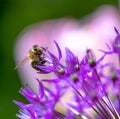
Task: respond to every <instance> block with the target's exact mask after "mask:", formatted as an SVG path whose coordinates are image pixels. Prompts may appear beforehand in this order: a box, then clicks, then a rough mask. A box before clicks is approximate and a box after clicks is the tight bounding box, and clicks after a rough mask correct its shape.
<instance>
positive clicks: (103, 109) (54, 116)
mask: <svg viewBox="0 0 120 119" xmlns="http://www.w3.org/2000/svg"><path fill="white" fill-rule="evenodd" d="M115 32H116V34H117V36H116V38H115V40H114V41H113V42H112V44H111V46H108V45H107V47H108V50H109V51H103V50H101V52H102V53H103V55H102V56H101V57H100V58H98V59H96V57H95V54H94V51H93V50H92V49H87V50H86V54H85V56H84V57H83V58H82V60H79V58H78V57H77V56H75V55H74V54H73V53H72V52H71V51H70V49H68V48H65V52H66V58H65V63H64V64H63V63H61V60H62V58H63V57H62V52H61V49H60V47H59V45H58V44H57V42H56V41H54V43H55V45H56V48H57V51H58V57H57V56H56V55H54V54H53V53H52V52H50V51H49V50H48V49H47V51H46V54H45V60H46V62H45V64H44V65H37V67H38V68H39V69H40V72H38V73H40V74H42V73H53V74H54V76H52V77H54V78H51V79H40V80H39V79H36V80H37V81H38V84H39V91H38V93H36V92H34V91H33V90H32V88H31V87H30V86H29V85H26V86H25V88H23V89H21V90H20V93H21V94H22V95H23V96H24V97H25V98H26V99H27V100H28V102H29V103H28V104H24V103H21V102H18V101H14V103H15V104H16V105H18V106H19V108H20V110H19V114H17V117H18V118H20V119H78V118H80V119H84V118H88V119H120V92H119V91H120V67H118V68H116V67H115V65H114V63H109V62H106V63H104V64H103V60H104V59H105V57H107V56H108V55H113V54H116V55H118V59H119V62H120V34H119V32H118V30H117V29H116V28H115ZM106 68H109V69H110V70H109V73H108V74H106V73H104V70H105V69H106ZM43 82H44V83H48V84H49V87H47V86H44V85H43ZM68 90H70V91H71V92H70V93H69V94H66V92H67V91H68ZM64 95H66V96H68V95H71V96H70V97H71V98H70V99H69V101H64V100H63V99H62V97H63V96H64ZM58 103H60V105H62V106H63V107H64V108H66V112H65V113H62V112H61V111H59V109H56V105H57V104H58Z"/></svg>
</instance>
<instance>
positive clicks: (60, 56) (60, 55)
mask: <svg viewBox="0 0 120 119" xmlns="http://www.w3.org/2000/svg"><path fill="white" fill-rule="evenodd" d="M54 43H55V45H56V47H57V50H58V55H59V59H61V58H62V53H61V49H60V47H59V45H58V43H57V42H56V41H55V40H54Z"/></svg>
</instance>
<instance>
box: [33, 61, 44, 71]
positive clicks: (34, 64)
mask: <svg viewBox="0 0 120 119" xmlns="http://www.w3.org/2000/svg"><path fill="white" fill-rule="evenodd" d="M37 65H39V63H38V62H37V61H32V62H31V66H32V67H33V68H34V69H35V70H37V71H42V70H40V69H39V68H38V67H37Z"/></svg>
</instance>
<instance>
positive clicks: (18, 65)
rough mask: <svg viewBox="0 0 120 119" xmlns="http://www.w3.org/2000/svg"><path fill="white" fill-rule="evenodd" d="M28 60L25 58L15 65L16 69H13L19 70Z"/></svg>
mask: <svg viewBox="0 0 120 119" xmlns="http://www.w3.org/2000/svg"><path fill="white" fill-rule="evenodd" d="M28 59H29V57H27V56H26V57H25V58H24V59H23V60H22V61H20V62H19V63H18V64H17V65H16V67H15V68H14V69H17V68H19V67H20V66H21V65H23V64H24V63H26V61H28Z"/></svg>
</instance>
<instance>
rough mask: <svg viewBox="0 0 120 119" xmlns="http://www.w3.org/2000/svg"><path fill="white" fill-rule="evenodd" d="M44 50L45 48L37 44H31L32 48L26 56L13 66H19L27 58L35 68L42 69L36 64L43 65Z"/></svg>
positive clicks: (44, 61)
mask: <svg viewBox="0 0 120 119" xmlns="http://www.w3.org/2000/svg"><path fill="white" fill-rule="evenodd" d="M45 51H46V48H43V47H39V46H38V45H33V46H32V48H31V49H30V50H29V51H28V54H27V56H26V57H25V58H24V59H23V60H22V61H21V62H20V63H19V64H18V65H17V66H16V67H15V69H17V68H18V67H20V66H21V65H22V64H23V63H24V62H26V61H27V60H30V64H31V66H32V67H33V68H34V69H35V70H37V71H42V70H41V69H39V68H38V67H37V65H42V66H44V65H45V63H46V60H45V53H44V52H45Z"/></svg>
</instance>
